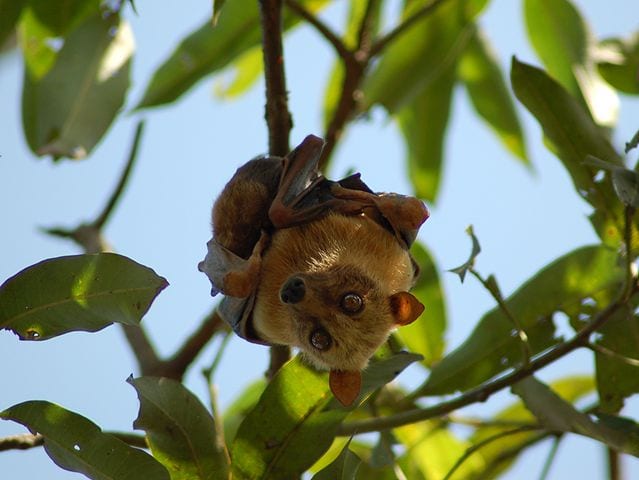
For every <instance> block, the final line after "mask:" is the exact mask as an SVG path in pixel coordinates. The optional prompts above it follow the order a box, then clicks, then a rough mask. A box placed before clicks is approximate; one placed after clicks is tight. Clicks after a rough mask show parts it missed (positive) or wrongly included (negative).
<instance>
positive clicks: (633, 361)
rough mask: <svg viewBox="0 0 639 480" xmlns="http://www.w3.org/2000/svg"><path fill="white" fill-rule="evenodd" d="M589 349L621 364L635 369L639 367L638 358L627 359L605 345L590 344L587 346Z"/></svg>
mask: <svg viewBox="0 0 639 480" xmlns="http://www.w3.org/2000/svg"><path fill="white" fill-rule="evenodd" d="M585 346H586V347H587V348H589V349H590V350H592V351H593V352H596V353H599V354H601V355H605V356H607V357H611V358H614V359H615V360H619V361H620V362H623V363H625V364H626V365H630V366H633V367H639V360H637V359H636V358H630V357H626V356H624V355H621V354H619V353H617V352H614V351H612V350H610V349H608V348H606V347H604V346H603V345H600V344H598V343H592V342H589V343H587V344H586V345H585Z"/></svg>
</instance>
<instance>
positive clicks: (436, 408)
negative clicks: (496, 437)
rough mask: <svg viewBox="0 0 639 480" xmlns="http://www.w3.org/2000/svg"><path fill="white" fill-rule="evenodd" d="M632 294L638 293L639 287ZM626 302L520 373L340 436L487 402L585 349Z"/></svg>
mask: <svg viewBox="0 0 639 480" xmlns="http://www.w3.org/2000/svg"><path fill="white" fill-rule="evenodd" d="M633 291H635V292H636V291H637V289H636V287H635V288H634V289H633ZM624 305H625V302H623V301H621V300H617V301H615V302H613V303H611V304H610V305H608V306H607V307H606V308H605V309H604V310H602V311H601V312H599V313H598V314H597V315H596V316H595V317H594V318H592V320H591V321H590V322H589V323H588V324H587V325H586V326H585V327H584V328H582V329H581V330H580V331H579V332H578V333H577V334H576V335H574V336H573V337H572V338H571V339H570V340H568V341H566V342H564V343H561V344H559V345H557V346H556V347H555V348H553V349H552V350H549V351H548V352H546V353H545V354H543V355H540V356H539V357H537V358H535V359H534V360H531V361H530V363H528V364H527V365H524V366H522V367H521V368H519V369H517V370H513V371H512V372H510V373H508V374H506V375H504V376H503V377H500V378H497V379H496V380H491V381H488V382H486V383H484V384H482V385H479V386H478V387H476V388H473V389H471V390H469V391H467V392H465V393H463V394H461V395H459V396H457V397H456V398H453V399H451V400H448V401H445V402H441V403H439V404H437V405H433V406H432V407H426V408H418V409H412V410H407V411H405V412H401V413H398V414H396V415H391V416H388V417H379V418H371V419H366V420H359V421H357V420H355V421H352V422H346V423H343V424H342V425H341V427H340V428H339V430H338V433H337V434H338V435H340V436H351V435H356V434H359V433H367V432H376V431H379V430H386V429H390V428H396V427H400V426H402V425H408V424H410V423H416V422H421V421H423V420H428V419H430V418H433V417H439V416H441V415H444V414H446V413H450V412H452V411H453V410H457V409H459V408H462V407H465V406H467V405H470V404H472V403H476V402H484V401H486V400H487V399H488V398H489V397H490V396H491V395H492V394H493V393H495V392H498V391H499V390H502V389H503V388H506V387H508V386H510V385H512V384H514V383H516V382H518V381H520V380H522V379H524V378H526V377H527V376H529V375H532V374H533V373H535V372H536V371H538V370H540V369H542V368H543V367H545V366H547V365H548V364H550V363H552V362H554V361H555V360H557V359H559V358H561V357H563V356H564V355H566V354H568V353H570V352H572V351H573V350H575V349H577V348H579V347H583V346H584V345H585V344H587V343H588V337H589V336H590V335H591V334H592V333H593V332H594V331H595V330H597V329H599V328H600V327H601V326H602V325H603V324H604V323H606V321H607V320H609V319H610V318H611V317H612V316H613V315H614V313H616V312H617V310H619V308H621V307H622V306H624Z"/></svg>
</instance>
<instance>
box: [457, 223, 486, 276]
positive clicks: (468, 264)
mask: <svg viewBox="0 0 639 480" xmlns="http://www.w3.org/2000/svg"><path fill="white" fill-rule="evenodd" d="M466 233H467V234H468V235H470V239H471V241H472V243H473V246H472V250H471V252H470V256H469V257H468V260H466V261H465V262H464V263H462V264H461V265H460V266H459V267H455V268H451V269H450V270H449V272H451V273H455V274H457V275H459V279H460V280H461V282H462V283H463V282H464V279H465V278H466V274H467V273H468V271H469V270H470V269H472V268H473V267H474V266H475V259H476V258H477V255H479V254H480V253H481V246H480V245H479V240H478V239H477V237H476V236H475V232H474V230H473V226H472V225H469V226H468V227H467V228H466Z"/></svg>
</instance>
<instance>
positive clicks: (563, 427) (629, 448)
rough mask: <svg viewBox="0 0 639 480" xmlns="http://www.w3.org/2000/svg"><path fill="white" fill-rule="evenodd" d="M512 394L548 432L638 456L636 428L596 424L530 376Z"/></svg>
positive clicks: (518, 384)
mask: <svg viewBox="0 0 639 480" xmlns="http://www.w3.org/2000/svg"><path fill="white" fill-rule="evenodd" d="M512 391H513V393H515V394H516V395H518V396H519V397H521V399H522V400H523V401H524V403H525V404H526V407H527V408H528V410H530V411H531V412H532V413H533V415H535V417H537V420H539V421H540V422H541V423H542V425H544V426H545V427H546V428H547V429H548V430H551V431H555V432H572V433H577V434H579V435H584V436H586V437H590V438H593V439H595V440H598V441H600V442H602V443H604V444H605V445H607V446H609V447H610V448H612V449H614V450H617V451H619V452H622V453H629V454H630V455H634V456H635V457H638V456H639V435H638V433H639V429H638V428H637V426H636V425H635V426H634V428H633V429H632V430H630V429H628V428H627V427H626V426H623V427H621V428H615V427H617V425H615V426H613V424H612V423H611V422H610V421H608V422H601V421H599V422H596V421H594V420H593V419H592V418H590V417H589V416H588V415H586V414H585V413H581V412H580V411H578V410H576V409H575V408H574V407H573V406H572V405H571V404H570V403H568V402H566V401H565V400H562V399H561V397H559V395H557V394H556V393H555V392H553V391H552V390H551V389H550V388H548V386H547V385H544V384H543V383H541V382H540V381H539V380H537V379H536V378H535V377H532V376H531V377H527V378H525V379H524V380H522V381H520V382H518V383H516V384H515V385H513V387H512Z"/></svg>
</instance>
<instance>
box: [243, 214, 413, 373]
mask: <svg viewBox="0 0 639 480" xmlns="http://www.w3.org/2000/svg"><path fill="white" fill-rule="evenodd" d="M261 275H262V277H261V281H260V289H259V290H258V295H257V300H256V305H255V310H254V326H255V329H256V331H257V332H258V334H259V335H260V336H261V337H262V338H263V339H264V340H266V341H267V342H270V343H275V344H284V345H290V346H294V347H297V348H299V349H300V350H301V351H302V352H303V355H304V357H305V358H307V359H308V360H309V361H310V363H312V364H313V365H315V366H316V367H318V368H321V369H325V370H330V371H331V375H332V377H333V372H360V371H361V370H362V369H364V368H365V367H366V365H367V364H368V361H369V359H370V357H371V356H372V355H373V353H374V352H375V351H376V350H377V349H378V348H379V347H380V345H381V344H382V343H384V341H386V339H387V338H388V335H389V333H390V332H391V331H392V330H393V329H394V328H396V327H398V326H401V325H406V324H408V323H411V322H412V321H414V320H415V319H416V318H417V317H419V315H420V314H421V313H422V311H423V309H424V307H423V305H422V304H421V303H419V301H417V299H416V298H415V297H414V296H413V295H411V294H410V293H409V292H408V289H409V288H410V287H411V286H412V284H413V282H414V276H415V268H414V264H413V262H412V259H411V257H410V255H409V253H408V252H407V251H406V249H404V248H402V247H401V246H400V245H399V243H398V242H397V241H396V240H395V238H394V237H393V235H392V234H390V233H389V232H388V231H386V230H385V229H383V228H382V227H380V226H379V225H378V224H376V223H374V222H372V221H370V220H368V219H366V218H363V217H344V216H339V215H330V216H328V217H326V218H325V219H322V220H319V221H317V222H313V223H311V224H308V225H304V226H301V227H295V228H290V229H283V230H280V231H278V232H276V234H275V235H274V236H273V238H272V243H271V246H270V247H269V249H268V251H267V252H266V254H265V256H264V258H263V264H262V274H261Z"/></svg>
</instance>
